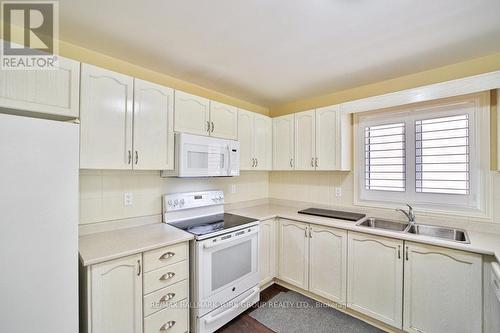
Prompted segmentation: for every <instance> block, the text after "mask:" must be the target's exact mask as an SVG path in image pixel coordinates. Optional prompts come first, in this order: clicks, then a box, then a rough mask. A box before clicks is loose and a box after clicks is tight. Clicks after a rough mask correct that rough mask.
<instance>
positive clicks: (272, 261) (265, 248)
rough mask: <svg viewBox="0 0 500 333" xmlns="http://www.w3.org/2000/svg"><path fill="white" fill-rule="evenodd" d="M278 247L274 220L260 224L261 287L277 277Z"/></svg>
mask: <svg viewBox="0 0 500 333" xmlns="http://www.w3.org/2000/svg"><path fill="white" fill-rule="evenodd" d="M276 245H277V242H276V223H275V221H274V219H271V220H267V221H262V222H260V231H259V275H260V284H261V285H263V284H265V283H268V282H270V281H271V280H272V279H273V278H274V277H275V276H276Z"/></svg>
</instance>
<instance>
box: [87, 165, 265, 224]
mask: <svg viewBox="0 0 500 333" xmlns="http://www.w3.org/2000/svg"><path fill="white" fill-rule="evenodd" d="M232 187H234V189H235V190H236V191H235V193H232ZM268 187H269V173H268V172H263V171H242V172H241V175H240V176H239V177H226V178H194V179H187V178H161V177H160V172H158V171H120V170H81V171H80V224H89V223H96V222H104V221H111V220H119V219H126V218H132V217H140V216H148V215H156V214H161V211H162V204H161V196H162V195H163V194H165V193H175V192H189V191H198V190H212V189H222V190H224V193H225V196H226V198H225V200H226V202H227V203H237V202H240V201H247V200H257V199H265V198H267V197H268ZM126 193H131V194H132V196H133V203H132V204H131V205H129V206H125V204H124V196H125V194H126Z"/></svg>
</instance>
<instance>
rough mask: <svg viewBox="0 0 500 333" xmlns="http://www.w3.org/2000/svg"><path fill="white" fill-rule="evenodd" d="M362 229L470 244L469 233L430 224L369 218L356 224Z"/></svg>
mask: <svg viewBox="0 0 500 333" xmlns="http://www.w3.org/2000/svg"><path fill="white" fill-rule="evenodd" d="M356 225H357V226H360V227H366V228H372V229H382V230H389V231H396V232H405V233H409V234H414V235H422V236H427V237H433V238H440V239H445V240H450V241H454V242H459V243H469V236H468V235H467V232H466V231H465V230H462V229H455V228H448V227H439V226H434V225H428V224H417V223H414V224H410V223H404V222H395V221H390V220H383V219H378V218H373V217H369V218H366V219H364V220H362V221H360V222H358V223H357V224H356Z"/></svg>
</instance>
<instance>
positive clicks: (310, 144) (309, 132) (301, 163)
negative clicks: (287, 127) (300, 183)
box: [295, 110, 316, 170]
mask: <svg viewBox="0 0 500 333" xmlns="http://www.w3.org/2000/svg"><path fill="white" fill-rule="evenodd" d="M314 114H315V113H314V110H311V111H304V112H299V113H295V170H314V169H315V167H314V165H315V157H316V151H315V150H316V149H315V146H316V143H315V141H316V134H315V132H316V131H315V127H316V124H315V120H314V119H315V117H314Z"/></svg>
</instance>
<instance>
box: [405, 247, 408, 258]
mask: <svg viewBox="0 0 500 333" xmlns="http://www.w3.org/2000/svg"><path fill="white" fill-rule="evenodd" d="M405 255H406V261H408V246H407V247H406V251H405Z"/></svg>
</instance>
